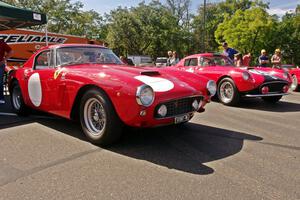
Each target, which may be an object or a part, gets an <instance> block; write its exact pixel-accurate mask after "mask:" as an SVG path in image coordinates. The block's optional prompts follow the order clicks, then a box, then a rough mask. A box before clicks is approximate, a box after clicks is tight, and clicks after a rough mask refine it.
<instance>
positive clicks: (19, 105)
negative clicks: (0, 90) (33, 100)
mask: <svg viewBox="0 0 300 200" xmlns="http://www.w3.org/2000/svg"><path fill="white" fill-rule="evenodd" d="M10 91H11V94H10V101H11V106H12V108H13V110H14V112H15V113H17V114H18V115H19V116H27V115H28V114H29V109H28V107H27V106H26V105H25V103H24V100H23V95H22V91H21V88H20V85H19V83H18V82H17V81H15V82H13V84H12V87H11V90H10Z"/></svg>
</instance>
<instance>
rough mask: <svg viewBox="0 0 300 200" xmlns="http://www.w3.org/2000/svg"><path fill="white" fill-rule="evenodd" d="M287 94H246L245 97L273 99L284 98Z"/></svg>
mask: <svg viewBox="0 0 300 200" xmlns="http://www.w3.org/2000/svg"><path fill="white" fill-rule="evenodd" d="M288 94H289V93H269V94H246V95H245V97H274V96H285V95H288Z"/></svg>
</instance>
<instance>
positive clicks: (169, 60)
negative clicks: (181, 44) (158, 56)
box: [167, 51, 173, 66]
mask: <svg viewBox="0 0 300 200" xmlns="http://www.w3.org/2000/svg"><path fill="white" fill-rule="evenodd" d="M172 57H173V52H172V51H168V59H167V66H171V59H172Z"/></svg>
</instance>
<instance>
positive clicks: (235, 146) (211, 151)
mask: <svg viewBox="0 0 300 200" xmlns="http://www.w3.org/2000/svg"><path fill="white" fill-rule="evenodd" d="M10 113H11V109H10V107H9V105H6V106H1V107H0V199H1V200H2V199H3V200H8V199H14V200H15V199H22V200H23V199H30V200H31V199H64V200H66V199H72V200H73V199H97V200H99V199H101V200H102V199H139V200H141V199H164V200H167V199H170V200H174V199H184V200H186V199H197V200H198V199H289V200H290V199H300V93H292V94H291V95H290V96H288V97H284V99H283V101H281V102H280V103H278V104H276V105H268V104H265V103H264V102H263V101H261V100H256V99H251V100H246V101H244V102H243V103H242V104H241V105H240V106H239V107H226V106H223V105H221V104H220V103H216V102H213V103H210V104H209V105H207V107H206V112H205V113H202V114H196V116H195V117H194V118H193V120H192V121H191V122H190V123H187V124H186V125H185V126H182V127H164V128H156V129H147V130H126V131H125V133H124V136H123V137H122V139H121V141H120V142H119V143H117V144H115V145H113V146H112V147H109V148H105V149H103V148H100V147H97V146H94V145H92V144H90V143H89V142H87V141H86V140H85V137H84V136H83V135H82V133H81V132H80V129H79V126H78V125H77V124H76V123H74V122H69V121H67V120H64V119H61V118H55V117H51V116H44V115H41V114H39V113H37V114H35V115H31V116H29V117H26V118H19V117H17V116H14V115H12V114H10Z"/></svg>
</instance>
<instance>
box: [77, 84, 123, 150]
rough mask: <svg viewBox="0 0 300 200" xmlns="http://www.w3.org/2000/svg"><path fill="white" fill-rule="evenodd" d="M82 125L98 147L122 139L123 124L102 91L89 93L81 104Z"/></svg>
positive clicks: (90, 139) (93, 90)
mask: <svg viewBox="0 0 300 200" xmlns="http://www.w3.org/2000/svg"><path fill="white" fill-rule="evenodd" d="M79 116H80V123H81V127H82V130H83V132H84V134H85V135H86V136H87V138H88V139H89V141H90V142H91V143H94V144H98V145H109V144H111V143H113V142H115V141H116V140H117V139H119V138H120V136H121V133H122V128H123V123H122V122H121V120H120V119H119V117H118V115H117V114H116V111H115V109H114V107H113V105H112V103H111V101H110V100H109V98H108V97H107V96H106V94H105V93H104V92H102V91H99V90H96V89H92V90H89V91H87V92H86V93H85V94H84V95H83V97H82V99H81V102H80V113H79Z"/></svg>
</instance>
